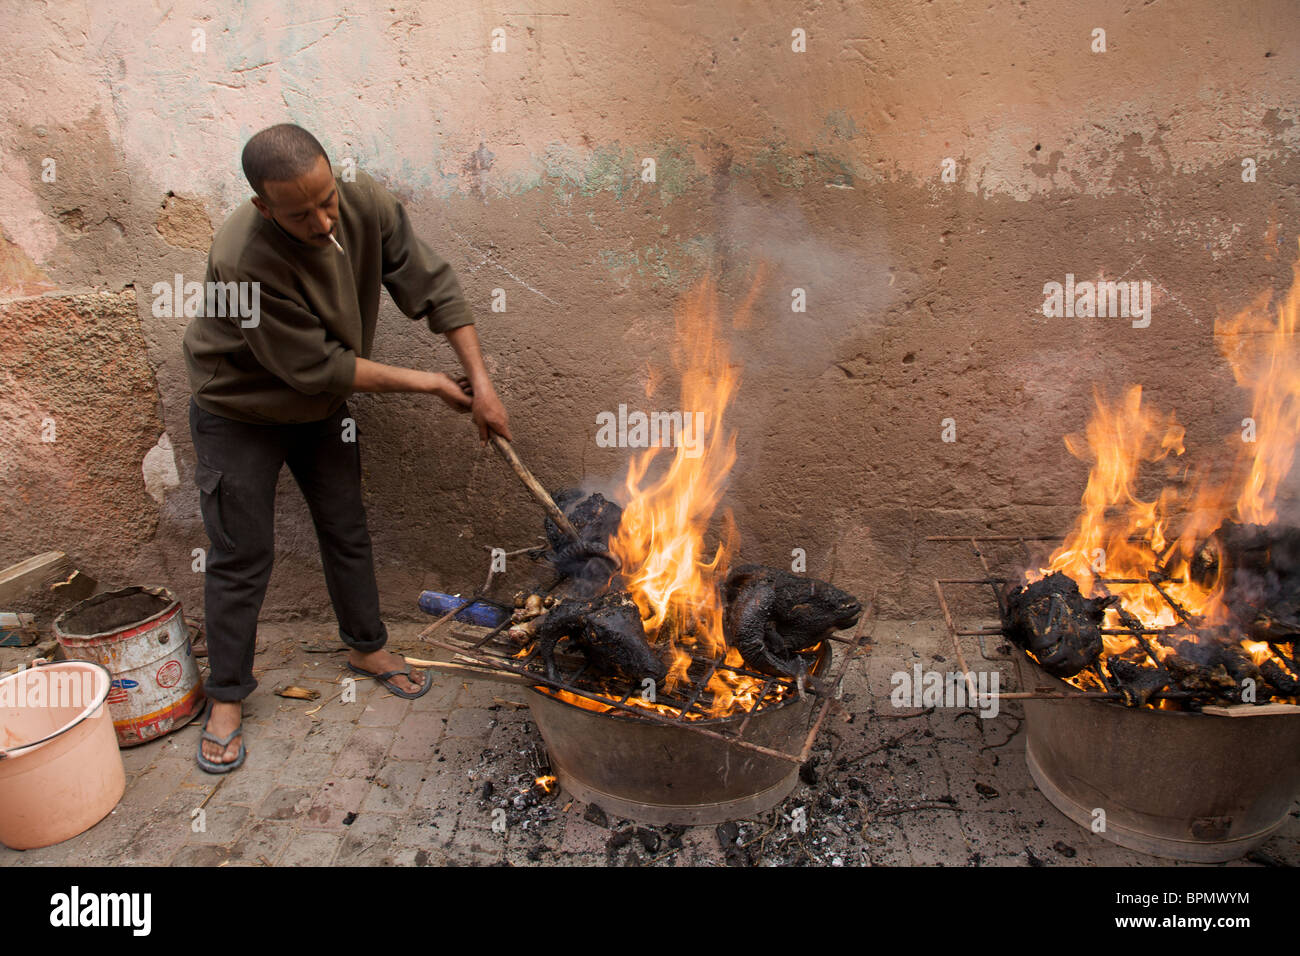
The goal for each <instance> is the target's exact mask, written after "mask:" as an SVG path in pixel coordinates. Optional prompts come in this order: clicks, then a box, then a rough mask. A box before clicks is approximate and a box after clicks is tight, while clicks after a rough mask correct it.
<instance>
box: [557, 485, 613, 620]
mask: <svg viewBox="0 0 1300 956" xmlns="http://www.w3.org/2000/svg"><path fill="white" fill-rule="evenodd" d="M554 497H555V504H556V506H557V507H559V509H560V510H561V511H563V512H564V516H565V517H566V518H568V519H569V522H570V523H571V524H572V525H573V527H574V529H575V530H576V531H577V532H578V536H579V539H580V540H578V541H574V540H573V539H572V538H570V537H569V536H568V535H567V534H565V533H564V532H563V531H561V530H560V528H559V526H558V525H556V523H555V522H554V521H552V520H551V519H550V518H547V519H546V541H547V544H549V545H550V553H549V555H548V557H549V559H550V562H551V563H552V564H553V565H555V569H556V570H557V571H559V572H560V574H562V575H564V576H566V577H571V578H573V579H575V582H576V583H577V584H578V585H579V591H586V592H587V594H588V595H590V594H594V593H596V592H598V591H600V590H603V589H604V588H605V587H608V586H609V582H610V577H611V576H612V574H613V571H614V567H615V564H614V562H613V561H612V559H611V558H610V557H609V543H610V541H611V540H613V538H614V536H615V535H617V534H618V525H619V522H620V521H622V519H623V509H622V508H620V507H619V506H618V505H616V504H614V502H612V501H610V500H608V499H607V498H606V497H605V496H604V495H602V494H599V493H595V494H590V495H584V494H583V493H582V492H581V491H580V490H579V489H577V488H569V489H567V490H565V491H561V492H560V493H559V494H557V495H555V496H554ZM583 585H589V587H583Z"/></svg>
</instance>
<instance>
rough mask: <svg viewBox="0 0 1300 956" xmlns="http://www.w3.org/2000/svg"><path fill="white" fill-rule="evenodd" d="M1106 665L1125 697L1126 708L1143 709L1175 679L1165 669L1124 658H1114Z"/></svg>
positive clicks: (1117, 687)
mask: <svg viewBox="0 0 1300 956" xmlns="http://www.w3.org/2000/svg"><path fill="white" fill-rule="evenodd" d="M1106 663H1107V665H1108V669H1109V670H1110V676H1111V677H1113V678H1114V679H1115V684H1116V685H1117V686H1116V689H1117V690H1118V691H1119V692H1120V693H1121V694H1123V695H1124V706H1126V707H1142V706H1143V705H1145V704H1146V703H1147V701H1149V700H1150V699H1151V695H1153V694H1155V693H1156V692H1157V691H1161V690H1164V689H1165V688H1167V687H1168V686H1169V685H1170V684H1172V683H1173V678H1172V677H1170V676H1169V672H1168V671H1167V670H1165V669H1164V668H1163V667H1153V666H1151V665H1149V664H1148V665H1145V666H1144V665H1142V664H1138V663H1134V662H1133V661H1129V660H1125V659H1124V658H1122V657H1112V658H1110V659H1109V660H1108V661H1107V662H1106Z"/></svg>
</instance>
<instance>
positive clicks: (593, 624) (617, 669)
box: [537, 591, 668, 684]
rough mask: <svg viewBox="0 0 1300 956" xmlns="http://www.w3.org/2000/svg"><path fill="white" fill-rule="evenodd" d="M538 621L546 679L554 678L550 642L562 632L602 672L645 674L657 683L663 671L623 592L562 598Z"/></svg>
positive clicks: (639, 676)
mask: <svg viewBox="0 0 1300 956" xmlns="http://www.w3.org/2000/svg"><path fill="white" fill-rule="evenodd" d="M539 620H540V621H541V622H542V623H541V624H540V625H539V626H538V628H537V649H538V652H539V654H540V656H541V658H542V662H543V663H544V664H545V665H546V676H547V677H548V678H550V679H551V680H557V679H558V677H559V672H558V670H557V669H556V666H555V645H556V644H557V643H559V641H560V639H561V638H564V637H567V638H569V640H571V641H572V642H573V644H574V645H575V646H576V647H577V648H578V649H579V650H581V651H582V653H583V655H584V656H585V657H586V658H587V663H588V665H590V666H591V667H592V669H594V670H596V671H599V672H601V673H603V674H608V675H614V674H621V675H622V676H624V677H626V678H627V679H629V680H631V681H633V682H635V683H637V684H640V682H641V681H642V680H644V679H645V678H647V677H648V678H651V679H653V680H654V682H655V683H656V684H658V683H659V682H660V681H662V680H663V679H664V678H665V677H667V676H668V668H667V667H665V666H664V663H663V661H661V660H660V659H659V657H658V656H657V655H656V654H655V652H654V650H653V649H652V648H651V647H650V642H649V640H647V638H646V633H645V626H644V625H643V624H642V623H641V610H640V609H639V608H638V607H637V606H636V602H635V601H633V600H632V598H631V596H630V595H629V594H628V593H627V592H626V591H610V592H608V593H607V594H603V595H601V596H600V597H598V598H595V599H594V600H590V601H582V600H573V599H566V600H564V601H561V602H560V603H559V604H557V605H556V606H555V607H553V608H551V610H550V611H549V612H547V614H546V616H545V617H543V618H539Z"/></svg>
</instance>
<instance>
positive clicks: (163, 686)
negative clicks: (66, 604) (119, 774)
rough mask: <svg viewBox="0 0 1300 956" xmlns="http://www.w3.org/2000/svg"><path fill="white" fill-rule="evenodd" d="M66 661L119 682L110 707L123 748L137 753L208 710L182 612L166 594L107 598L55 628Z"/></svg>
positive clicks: (88, 603)
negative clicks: (91, 665) (103, 671)
mask: <svg viewBox="0 0 1300 956" xmlns="http://www.w3.org/2000/svg"><path fill="white" fill-rule="evenodd" d="M54 634H55V637H57V638H58V640H59V643H60V644H61V645H62V646H63V651H64V653H65V654H66V655H67V656H68V657H70V658H73V659H75V660H83V661H94V662H95V663H97V664H101V665H103V666H104V667H106V668H107V669H108V670H109V672H110V673H111V674H112V675H113V683H112V687H111V689H110V690H109V694H108V707H109V710H110V711H111V712H112V714H113V726H114V727H115V728H116V729H117V741H118V743H119V744H120V745H121V746H123V747H133V746H135V745H136V744H142V743H144V742H145V741H148V740H153V739H154V738H156V737H161V736H162V735H163V734H166V733H170V732H171V731H173V730H177V729H179V728H181V727H184V726H185V725H186V724H187V723H189V722H190V721H191V720H192V719H194V717H195V716H196V715H197V714H198V713H199V711H200V710H202V708H203V700H204V696H203V686H202V684H200V683H199V671H198V666H197V665H196V664H195V661H194V653H193V650H192V649H191V647H190V635H189V630H188V629H187V628H186V626H185V616H184V615H183V614H182V613H181V604H180V602H179V601H178V600H176V598H175V597H174V596H173V595H172V593H171V592H170V591H168V590H167V589H166V588H147V587H129V588H122V589H121V590H117V591H105V592H103V593H102V594H96V595H93V596H91V597H88V598H86V600H84V601H82V602H80V603H79V604H74V605H73V606H72V607H70V608H68V609H67V610H66V611H64V612H63V613H62V614H60V615H59V616H58V618H57V619H55V621H54Z"/></svg>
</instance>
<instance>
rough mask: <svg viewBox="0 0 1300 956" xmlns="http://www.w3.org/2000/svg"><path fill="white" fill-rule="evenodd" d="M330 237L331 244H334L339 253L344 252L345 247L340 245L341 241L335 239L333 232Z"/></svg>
mask: <svg viewBox="0 0 1300 956" xmlns="http://www.w3.org/2000/svg"><path fill="white" fill-rule="evenodd" d="M329 236H330V242H332V243H334V248H335V249H337V250H338V251H339V252H342V251H343V247H342V246H340V245H339V241H338V240H337V239H335V238H334V233H332V232H331V233H330V234H329Z"/></svg>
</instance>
